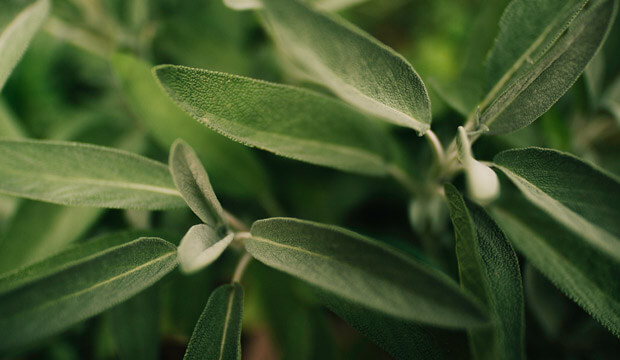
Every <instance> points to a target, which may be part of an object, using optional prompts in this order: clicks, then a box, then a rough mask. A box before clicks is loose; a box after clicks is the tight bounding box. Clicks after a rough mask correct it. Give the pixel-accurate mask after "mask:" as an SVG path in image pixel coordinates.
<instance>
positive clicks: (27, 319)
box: [0, 238, 176, 349]
mask: <svg viewBox="0 0 620 360" xmlns="http://www.w3.org/2000/svg"><path fill="white" fill-rule="evenodd" d="M108 241H110V240H103V242H104V243H106V242H108ZM113 241H114V240H112V242H113ZM100 245H101V244H100V243H95V244H89V243H86V244H85V245H84V246H86V247H87V249H79V248H78V249H73V250H70V251H69V252H68V253H66V254H63V253H61V254H59V255H57V256H55V257H52V258H50V259H48V260H46V261H45V262H43V263H39V264H35V265H33V266H32V267H29V268H25V269H22V270H20V271H17V272H15V273H12V274H10V275H8V276H4V277H2V278H0V349H9V348H15V347H19V346H23V345H26V344H29V343H32V342H35V341H38V340H41V339H43V338H44V337H46V336H49V335H52V334H54V333H56V332H59V331H61V330H64V329H65V328H67V327H69V326H71V325H73V324H75V323H77V322H79V321H82V320H84V319H87V318H89V317H91V316H94V315H96V314H98V313H100V312H102V311H104V310H106V309H108V308H110V307H112V306H113V305H116V304H118V303H119V302H121V301H123V300H126V299H128V298H129V297H131V296H133V295H135V294H136V293H138V292H140V291H141V290H143V289H145V288H147V287H148V286H150V285H152V284H153V283H155V282H156V281H157V280H159V279H160V278H161V277H163V276H164V275H165V274H166V273H168V272H170V271H171V270H172V269H174V267H175V266H176V249H175V247H174V246H173V245H171V244H170V243H168V242H166V241H164V240H161V239H157V238H140V239H138V240H135V241H132V242H130V243H127V244H124V245H120V246H114V247H111V248H108V249H101V247H100ZM97 248H98V249H97ZM93 249H97V250H99V249H100V250H99V251H97V252H93Z"/></svg>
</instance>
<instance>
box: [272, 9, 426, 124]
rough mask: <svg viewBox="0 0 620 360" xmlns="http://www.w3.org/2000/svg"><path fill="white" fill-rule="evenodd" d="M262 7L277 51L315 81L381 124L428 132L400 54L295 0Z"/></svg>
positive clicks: (418, 91)
mask: <svg viewBox="0 0 620 360" xmlns="http://www.w3.org/2000/svg"><path fill="white" fill-rule="evenodd" d="M262 3H263V7H262V14H263V15H264V16H265V18H266V20H267V23H268V25H269V27H270V32H271V33H272V34H273V36H274V38H275V41H276V43H277V44H278V46H279V48H280V49H281V50H283V51H285V52H286V53H287V56H289V57H290V58H291V59H293V60H294V61H295V62H296V63H297V64H299V66H300V67H301V68H303V70H304V71H305V72H306V73H307V74H310V75H312V76H313V77H314V78H315V79H316V81H318V82H320V83H322V84H324V85H325V86H327V87H328V88H329V89H330V90H332V91H333V92H334V93H335V94H336V95H338V96H339V97H341V98H342V99H343V100H345V101H347V102H349V103H350V104H352V105H353V106H355V107H358V108H360V109H362V110H364V111H367V112H369V113H371V114H374V115H376V116H378V117H380V118H382V119H384V120H385V121H388V122H391V123H393V124H396V125H401V126H406V127H410V128H413V129H415V130H417V131H418V132H419V133H424V132H425V131H426V130H428V129H429V128H430V123H431V111H430V100H429V98H428V94H427V92H426V88H425V86H424V83H423V82H422V80H421V79H420V77H419V76H418V74H417V73H416V72H415V70H414V69H413V67H412V66H411V65H410V64H409V63H408V62H407V61H406V60H405V59H404V58H403V57H402V56H400V55H399V54H397V53H396V52H395V51H393V50H392V49H390V48H388V47H387V46H386V45H384V44H382V43H380V42H379V41H378V40H376V39H374V38H372V37H371V36H370V35H368V34H367V33H365V32H364V31H362V30H361V29H359V28H357V27H355V26H354V25H353V24H350V23H348V22H346V21H345V20H343V19H340V18H338V17H335V16H330V15H326V14H323V13H321V12H317V11H315V10H313V9H311V8H310V7H309V6H308V5H305V4H303V3H301V2H299V1H296V0H295V1H292V0H262Z"/></svg>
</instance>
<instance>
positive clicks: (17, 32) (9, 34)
mask: <svg viewBox="0 0 620 360" xmlns="http://www.w3.org/2000/svg"><path fill="white" fill-rule="evenodd" d="M23 5H24V1H15V0H4V1H2V3H1V4H0V54H2V56H0V90H2V87H3V86H4V83H5V82H6V80H7V79H8V77H9V75H10V74H11V72H12V71H13V68H15V65H17V63H18V62H19V59H21V57H22V55H23V54H24V52H25V51H26V49H27V48H28V45H29V44H30V41H31V40H32V38H33V37H34V35H35V34H36V33H37V32H38V31H39V28H40V27H41V25H42V24H43V22H44V21H45V19H46V18H47V14H48V13H49V9H50V2H49V0H38V1H34V2H29V4H28V6H26V7H24V8H22V6H23ZM11 15H14V17H10V16H11Z"/></svg>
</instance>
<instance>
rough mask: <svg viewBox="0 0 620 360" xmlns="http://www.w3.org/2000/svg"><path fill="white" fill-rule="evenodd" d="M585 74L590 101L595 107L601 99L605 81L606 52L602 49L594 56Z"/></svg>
mask: <svg viewBox="0 0 620 360" xmlns="http://www.w3.org/2000/svg"><path fill="white" fill-rule="evenodd" d="M583 75H584V80H585V83H586V88H587V90H588V96H589V99H590V103H591V105H592V107H593V108H596V107H597V106H598V104H599V102H600V100H601V92H602V90H603V83H604V82H605V54H604V53H603V51H602V50H601V51H599V52H598V53H597V54H596V55H595V56H594V57H593V58H592V60H591V61H590V63H589V64H588V66H587V67H586V69H585V70H584V72H583Z"/></svg>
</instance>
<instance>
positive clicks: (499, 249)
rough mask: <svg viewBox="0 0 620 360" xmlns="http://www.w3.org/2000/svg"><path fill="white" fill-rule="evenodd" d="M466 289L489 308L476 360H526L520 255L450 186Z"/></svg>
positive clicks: (474, 337)
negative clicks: (487, 325) (490, 321)
mask: <svg viewBox="0 0 620 360" xmlns="http://www.w3.org/2000/svg"><path fill="white" fill-rule="evenodd" d="M445 191H446V198H447V200H448V206H449V208H450V217H451V218H452V223H453V225H454V230H455V233H456V256H457V260H458V264H459V275H460V278H461V286H462V287H463V288H464V289H466V290H468V291H470V292H471V293H473V294H474V295H475V296H477V297H478V299H480V300H481V301H482V302H484V303H485V304H487V306H488V307H489V309H490V311H491V314H492V316H493V318H494V325H493V327H492V328H490V329H480V330H469V336H470V341H471V345H472V355H473V357H474V358H475V359H489V360H492V359H516V360H518V359H524V358H525V348H524V345H523V344H524V335H525V326H524V312H523V285H522V283H521V273H520V271H519V262H518V260H517V255H516V254H515V253H514V250H513V249H512V247H511V246H510V244H509V243H508V242H507V240H506V237H505V236H504V234H503V233H502V231H501V230H500V229H499V228H498V227H497V225H496V224H495V223H494V222H493V220H491V218H489V216H488V215H487V214H486V212H484V210H482V209H481V208H480V207H479V206H477V205H475V204H473V203H466V202H465V200H464V199H463V197H462V196H461V194H459V192H458V191H457V190H456V189H455V188H454V187H453V186H452V185H446V187H445Z"/></svg>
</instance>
